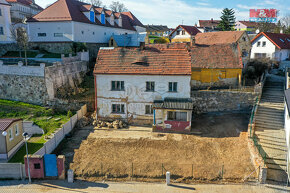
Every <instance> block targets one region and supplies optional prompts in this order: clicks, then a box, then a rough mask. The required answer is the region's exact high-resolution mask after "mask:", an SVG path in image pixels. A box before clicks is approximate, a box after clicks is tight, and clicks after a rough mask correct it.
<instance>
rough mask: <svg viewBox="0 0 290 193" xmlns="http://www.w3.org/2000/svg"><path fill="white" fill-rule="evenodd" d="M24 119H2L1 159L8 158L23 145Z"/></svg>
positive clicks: (0, 121) (0, 132)
mask: <svg viewBox="0 0 290 193" xmlns="http://www.w3.org/2000/svg"><path fill="white" fill-rule="evenodd" d="M22 133H23V121H22V119H0V160H8V159H9V158H11V157H12V156H13V155H14V154H15V153H16V152H17V150H18V149H19V148H20V147H21V146H22V145H23V143H24V141H23V137H22Z"/></svg>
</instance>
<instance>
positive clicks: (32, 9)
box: [7, 0, 43, 22]
mask: <svg viewBox="0 0 290 193" xmlns="http://www.w3.org/2000/svg"><path fill="white" fill-rule="evenodd" d="M7 2H8V3H10V4H11V6H12V7H11V18H12V22H20V21H22V20H24V19H25V18H30V17H32V16H33V15H35V14H37V13H39V12H40V11H42V10H43V8H42V7H40V6H39V5H37V4H36V3H35V1H34V0H7Z"/></svg>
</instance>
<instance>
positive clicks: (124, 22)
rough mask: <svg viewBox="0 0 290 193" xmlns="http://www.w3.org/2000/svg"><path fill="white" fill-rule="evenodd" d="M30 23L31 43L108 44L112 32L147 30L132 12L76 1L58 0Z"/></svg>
mask: <svg viewBox="0 0 290 193" xmlns="http://www.w3.org/2000/svg"><path fill="white" fill-rule="evenodd" d="M59 12H63V13H61V14H59ZM27 23H28V33H29V36H30V41H31V42H85V43H108V41H109V39H110V37H111V36H112V35H120V34H132V33H140V32H145V31H146V29H145V27H144V26H143V25H142V23H141V22H140V21H139V20H138V19H137V18H136V17H135V16H134V15H133V14H132V13H131V12H124V13H113V12H112V11H110V10H106V9H103V8H99V7H94V6H92V5H89V4H86V3H82V2H79V1H76V0H58V1H57V2H55V3H54V4H52V5H51V6H49V7H48V8H46V9H45V10H43V11H42V12H40V13H39V14H37V15H35V16H33V17H32V18H31V19H29V20H28V21H27Z"/></svg>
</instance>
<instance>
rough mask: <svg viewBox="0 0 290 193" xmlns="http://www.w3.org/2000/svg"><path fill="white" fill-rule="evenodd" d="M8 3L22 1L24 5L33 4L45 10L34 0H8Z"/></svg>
mask: <svg viewBox="0 0 290 193" xmlns="http://www.w3.org/2000/svg"><path fill="white" fill-rule="evenodd" d="M6 1H7V2H8V3H20V4H23V5H27V6H31V5H35V6H36V7H37V9H39V10H43V8H42V7H40V6H39V5H37V4H35V3H33V1H31V0H6Z"/></svg>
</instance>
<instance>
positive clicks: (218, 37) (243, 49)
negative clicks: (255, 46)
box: [195, 31, 251, 67]
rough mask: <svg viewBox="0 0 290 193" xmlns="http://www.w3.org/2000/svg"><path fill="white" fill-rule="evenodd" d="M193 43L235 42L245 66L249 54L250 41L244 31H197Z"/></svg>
mask: <svg viewBox="0 0 290 193" xmlns="http://www.w3.org/2000/svg"><path fill="white" fill-rule="evenodd" d="M195 43H196V44H199V45H215V44H237V45H238V51H239V52H240V54H241V55H242V59H243V65H244V67H246V66H247V63H248V61H249V60H250V54H251V41H250V38H249V36H248V34H247V33H246V32H245V31H220V32H208V33H198V34H197V35H196V36H195Z"/></svg>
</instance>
